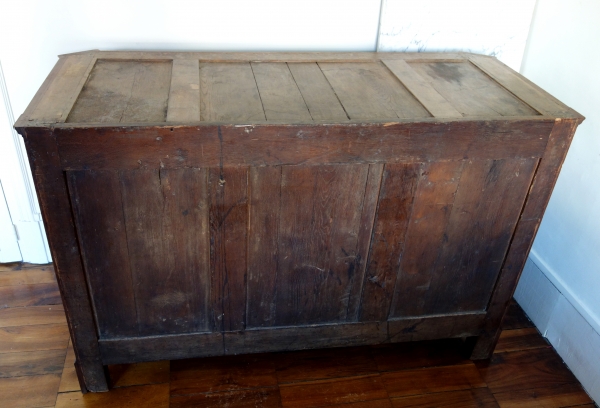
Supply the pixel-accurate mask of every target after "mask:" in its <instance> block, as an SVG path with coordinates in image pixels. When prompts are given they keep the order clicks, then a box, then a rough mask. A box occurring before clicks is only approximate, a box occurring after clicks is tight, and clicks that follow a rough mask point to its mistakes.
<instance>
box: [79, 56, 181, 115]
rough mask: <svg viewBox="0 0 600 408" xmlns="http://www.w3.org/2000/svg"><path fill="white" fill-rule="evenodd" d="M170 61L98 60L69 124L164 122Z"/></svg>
mask: <svg viewBox="0 0 600 408" xmlns="http://www.w3.org/2000/svg"><path fill="white" fill-rule="evenodd" d="M170 84H171V61H148V62H142V61H115V60H98V61H97V62H96V65H95V66H94V69H93V70H92V72H91V73H90V76H89V78H88V81H87V83H86V84H85V86H84V87H83V89H82V90H81V93H80V94H79V97H78V99H77V102H75V105H74V106H73V109H72V110H71V113H70V114H69V117H68V118H67V122H72V123H98V122H100V123H102V122H164V121H165V118H166V114H167V99H168V97H169V87H170Z"/></svg>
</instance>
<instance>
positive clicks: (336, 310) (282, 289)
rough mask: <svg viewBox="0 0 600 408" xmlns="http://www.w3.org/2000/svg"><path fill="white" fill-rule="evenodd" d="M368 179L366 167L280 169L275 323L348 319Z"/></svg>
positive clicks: (355, 283) (357, 281) (355, 282)
mask: <svg viewBox="0 0 600 408" xmlns="http://www.w3.org/2000/svg"><path fill="white" fill-rule="evenodd" d="M367 175H368V166H365V165H335V166H307V167H296V166H289V167H288V166H285V167H283V169H282V175H281V185H282V187H281V203H280V214H279V232H278V249H277V259H278V275H277V281H276V295H275V316H276V318H275V324H276V325H278V326H287V325H292V324H294V325H295V324H314V323H324V322H340V321H345V320H346V318H347V316H348V307H349V302H350V294H351V293H357V292H358V290H353V287H354V286H360V284H361V280H362V276H358V272H359V271H360V267H359V266H360V263H361V259H363V258H364V257H365V255H364V253H363V254H362V255H361V252H363V251H361V249H362V248H360V246H359V245H360V244H359V242H358V232H359V228H360V225H359V224H360V220H361V209H362V206H363V199H364V194H365V188H366V181H367ZM252 306H253V305H250V308H252Z"/></svg>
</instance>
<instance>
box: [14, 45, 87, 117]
mask: <svg viewBox="0 0 600 408" xmlns="http://www.w3.org/2000/svg"><path fill="white" fill-rule="evenodd" d="M95 62H96V58H95V55H94V54H93V53H89V54H78V55H70V56H65V57H62V58H61V59H60V62H59V64H57V65H60V70H59V71H58V72H57V73H56V76H55V77H54V78H53V79H54V80H53V81H52V82H51V83H49V84H48V85H47V87H46V84H45V83H44V86H43V88H45V90H44V93H43V94H41V95H40V98H39V99H37V97H38V95H36V99H37V100H34V102H32V103H36V104H35V108H34V109H33V110H32V111H30V110H29V108H28V110H27V112H26V114H27V121H34V122H44V123H62V122H65V120H66V119H67V116H68V115H69V111H70V110H71V108H72V107H73V103H74V102H75V100H76V98H77V95H78V94H79V92H80V90H81V88H82V86H83V84H84V83H85V81H86V79H87V78H88V76H89V74H90V70H91V69H92V67H93V66H94V63H95ZM52 74H54V71H53V72H52ZM52 74H51V75H52Z"/></svg>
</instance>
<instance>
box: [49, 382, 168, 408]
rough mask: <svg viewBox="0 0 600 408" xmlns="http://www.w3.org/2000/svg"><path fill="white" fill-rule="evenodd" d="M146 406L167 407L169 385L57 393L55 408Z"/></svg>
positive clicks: (154, 407) (124, 407)
mask: <svg viewBox="0 0 600 408" xmlns="http://www.w3.org/2000/svg"><path fill="white" fill-rule="evenodd" d="M138 406H147V407H153V408H169V385H168V384H152V385H143V386H137V387H122V388H115V389H113V390H111V391H110V392H105V393H89V394H85V395H82V393H81V392H66V393H63V394H58V397H57V398H56V408H104V407H111V408H126V407H138Z"/></svg>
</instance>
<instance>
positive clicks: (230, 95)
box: [200, 62, 266, 122]
mask: <svg viewBox="0 0 600 408" xmlns="http://www.w3.org/2000/svg"><path fill="white" fill-rule="evenodd" d="M200 94H201V99H200V120H203V121H213V122H214V121H217V122H220V121H223V122H227V121H229V122H238V121H240V122H254V121H261V120H265V119H266V118H265V113H264V111H263V106H262V102H261V100H260V95H259V93H258V89H257V87H256V80H255V79H254V74H253V73H252V67H251V66H250V64H249V63H248V62H237V63H236V62H232V63H224V64H220V63H201V64H200Z"/></svg>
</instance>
